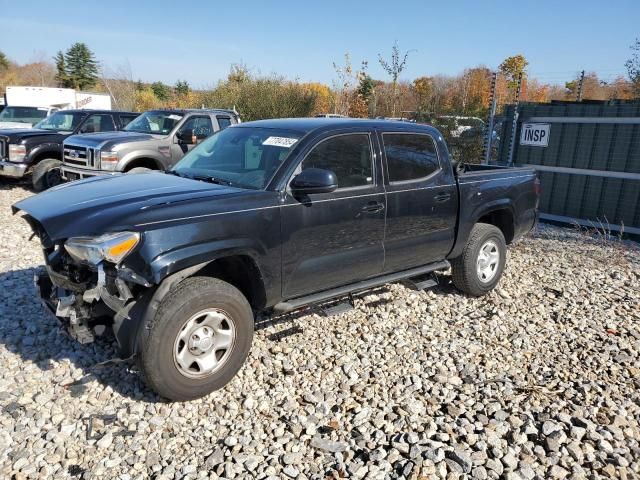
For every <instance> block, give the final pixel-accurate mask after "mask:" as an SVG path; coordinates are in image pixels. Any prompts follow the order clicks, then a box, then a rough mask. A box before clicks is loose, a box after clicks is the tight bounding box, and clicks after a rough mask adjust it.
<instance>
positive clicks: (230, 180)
mask: <svg viewBox="0 0 640 480" xmlns="http://www.w3.org/2000/svg"><path fill="white" fill-rule="evenodd" d="M301 136H302V133H300V132H295V131H291V130H282V129H274V128H259V127H229V128H226V129H224V130H222V131H220V132H218V133H216V134H214V135H213V136H211V137H209V138H208V139H206V140H204V141H203V142H202V143H201V144H200V145H198V146H197V147H196V148H194V149H193V150H192V151H191V152H189V153H188V154H187V155H186V156H185V157H184V158H183V159H182V160H180V162H178V164H177V165H176V166H175V167H174V168H173V170H172V171H171V173H174V174H176V175H180V176H185V177H190V178H197V179H200V180H208V181H212V182H215V183H223V184H227V185H233V186H237V187H242V188H253V189H256V190H259V189H263V188H264V187H265V186H266V185H267V183H269V180H270V179H271V177H273V175H274V174H275V172H276V170H277V169H278V167H279V166H280V165H281V164H282V162H283V161H284V159H285V158H287V156H288V155H289V152H291V150H292V148H293V146H294V145H295V143H296V142H297V141H298V140H299V139H300V137H301Z"/></svg>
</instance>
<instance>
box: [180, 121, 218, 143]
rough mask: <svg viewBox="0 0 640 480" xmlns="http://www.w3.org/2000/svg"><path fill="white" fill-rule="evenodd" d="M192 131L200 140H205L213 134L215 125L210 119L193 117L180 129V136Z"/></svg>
mask: <svg viewBox="0 0 640 480" xmlns="http://www.w3.org/2000/svg"><path fill="white" fill-rule="evenodd" d="M188 131H191V132H192V133H191V134H192V135H195V136H196V138H197V139H198V140H203V139H205V138H207V137H208V136H210V135H211V134H212V133H213V124H212V123H211V119H210V118H209V117H191V118H189V119H188V120H187V121H186V122H184V124H183V125H182V126H181V127H180V132H179V133H180V134H184V133H186V132H188Z"/></svg>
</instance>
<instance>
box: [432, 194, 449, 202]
mask: <svg viewBox="0 0 640 480" xmlns="http://www.w3.org/2000/svg"><path fill="white" fill-rule="evenodd" d="M450 198H451V194H450V193H439V194H438V195H436V196H435V197H433V199H434V200H435V201H436V202H438V203H444V202H446V201H448V200H449V199H450Z"/></svg>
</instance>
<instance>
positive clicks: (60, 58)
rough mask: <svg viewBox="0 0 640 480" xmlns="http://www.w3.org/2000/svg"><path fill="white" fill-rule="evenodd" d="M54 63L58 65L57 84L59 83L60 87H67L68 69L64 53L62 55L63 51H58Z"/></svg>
mask: <svg viewBox="0 0 640 480" xmlns="http://www.w3.org/2000/svg"><path fill="white" fill-rule="evenodd" d="M53 61H54V62H55V64H56V82H58V86H59V87H66V86H67V85H68V82H69V79H68V78H67V69H66V67H65V62H64V53H62V50H58V53H56V56H55V57H53Z"/></svg>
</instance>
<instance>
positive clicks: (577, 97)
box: [576, 70, 584, 102]
mask: <svg viewBox="0 0 640 480" xmlns="http://www.w3.org/2000/svg"><path fill="white" fill-rule="evenodd" d="M583 85H584V70H582V72H580V81H579V82H578V92H577V93H576V102H581V101H582V87H583Z"/></svg>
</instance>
